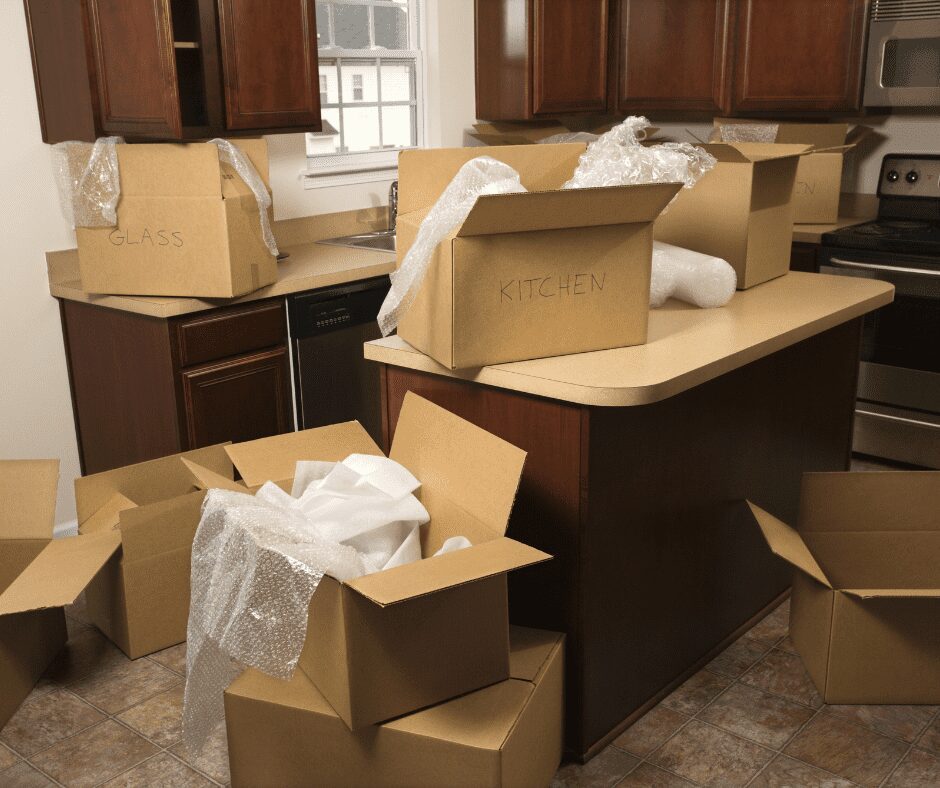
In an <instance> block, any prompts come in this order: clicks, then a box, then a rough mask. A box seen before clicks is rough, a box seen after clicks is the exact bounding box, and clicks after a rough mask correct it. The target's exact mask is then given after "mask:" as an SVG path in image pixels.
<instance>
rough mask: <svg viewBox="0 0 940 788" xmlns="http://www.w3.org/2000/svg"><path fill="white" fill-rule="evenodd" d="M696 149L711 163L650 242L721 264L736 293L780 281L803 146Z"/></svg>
mask: <svg viewBox="0 0 940 788" xmlns="http://www.w3.org/2000/svg"><path fill="white" fill-rule="evenodd" d="M703 147H704V148H705V150H707V151H708V152H709V153H711V154H712V155H713V156H714V157H715V158H716V159H718V163H717V164H716V165H715V167H714V168H713V169H712V170H711V171H709V172H708V173H706V174H705V175H703V176H702V178H701V179H700V180H699V181H698V183H696V184H695V186H694V187H692V188H691V189H683V190H682V192H681V193H680V194H679V196H678V197H677V198H676V201H675V202H674V203H673V204H672V205H670V206H669V210H668V211H666V212H665V213H664V214H663V215H662V216H661V217H660V218H659V219H658V220H657V221H656V225H655V228H654V235H655V237H656V240H658V241H665V242H666V243H670V244H674V245H675V246H682V247H685V248H686V249H694V250H695V251H696V252H702V253H704V254H710V255H714V256H715V257H720V258H722V259H724V260H727V261H728V262H729V263H730V264H731V266H732V267H733V268H734V270H735V273H737V275H738V289H739V290H745V289H747V288H748V287H753V286H754V285H759V284H761V283H762V282H767V281H769V280H770V279H775V278H776V277H778V276H783V275H784V274H786V273H787V271H789V270H790V251H791V247H792V245H793V200H792V195H793V184H794V182H795V179H796V168H797V166H798V164H799V156H800V154H802V153H804V152H805V151H806V150H807V146H806V145H775V144H770V143H768V144H761V143H743V142H742V143H735V144H733V145H731V144H711V145H704V146H703Z"/></svg>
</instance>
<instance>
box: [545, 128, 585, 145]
mask: <svg viewBox="0 0 940 788" xmlns="http://www.w3.org/2000/svg"><path fill="white" fill-rule="evenodd" d="M596 139H597V135H596V134H594V133H593V132H590V131H563V132H562V133H561V134H552V135H551V136H550V137H543V138H542V139H540V140H539V141H538V144H540V145H554V144H556V143H559V142H594V140H596Z"/></svg>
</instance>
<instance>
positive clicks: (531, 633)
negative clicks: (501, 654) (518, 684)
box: [509, 626, 565, 682]
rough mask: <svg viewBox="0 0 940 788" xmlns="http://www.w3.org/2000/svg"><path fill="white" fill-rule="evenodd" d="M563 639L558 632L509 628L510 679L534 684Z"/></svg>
mask: <svg viewBox="0 0 940 788" xmlns="http://www.w3.org/2000/svg"><path fill="white" fill-rule="evenodd" d="M564 637H565V636H564V635H562V634H561V633H559V632H548V631H546V630H544V629H530V628H529V627H516V626H510V627H509V676H510V678H514V679H519V680H520V681H532V682H534V681H535V680H536V679H537V678H538V677H539V674H541V672H542V671H543V670H544V669H545V666H546V664H547V663H548V661H549V659H550V658H551V656H552V653H553V652H554V651H555V648H556V647H557V645H558V644H559V643H560V642H561V641H562V640H563V639H564Z"/></svg>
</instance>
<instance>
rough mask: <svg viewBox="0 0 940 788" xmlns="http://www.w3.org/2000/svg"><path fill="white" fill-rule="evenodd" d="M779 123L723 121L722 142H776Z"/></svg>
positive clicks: (721, 128) (720, 131)
mask: <svg viewBox="0 0 940 788" xmlns="http://www.w3.org/2000/svg"><path fill="white" fill-rule="evenodd" d="M779 128H780V124H779V123H723V124H722V125H721V127H720V129H719V133H720V135H721V141H722V142H776V141H777V131H778V129H779Z"/></svg>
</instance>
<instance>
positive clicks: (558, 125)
mask: <svg viewBox="0 0 940 788" xmlns="http://www.w3.org/2000/svg"><path fill="white" fill-rule="evenodd" d="M618 123H620V120H619V119H617V120H602V121H601V122H598V123H594V122H591V121H587V122H584V123H578V124H573V123H572V124H570V125H569V124H566V123H562V122H561V121H556V120H545V121H519V122H513V121H484V122H478V123H474V124H473V131H471V132H469V134H470V136H471V137H473V138H474V139H476V140H479V141H480V142H482V143H484V144H485V145H532V144H534V143H537V142H540V141H541V140H546V139H548V138H549V137H554V136H556V135H558V134H571V133H576V132H579V131H583V132H586V133H588V134H596V135H598V136H600V135H601V134H603V133H604V132H607V131H610V130H611V129H612V128H613V127H614V126H616V125H617V124H618ZM574 126H577V128H574ZM658 131H659V129H658V128H656V127H654V126H650V127H648V128H647V129H646V137H645V140H650V139H651V138H652V137H653V136H654V135H655V134H656V133H657V132H658Z"/></svg>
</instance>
